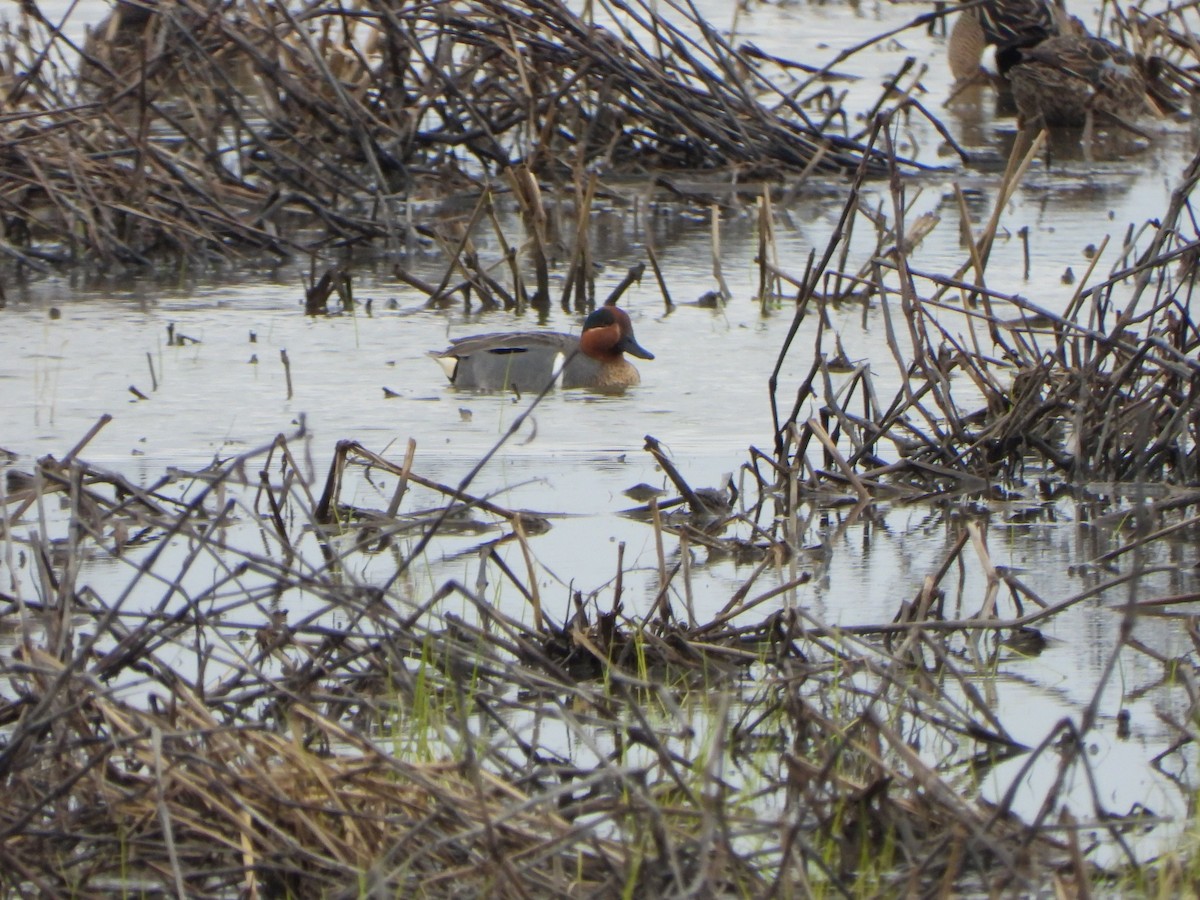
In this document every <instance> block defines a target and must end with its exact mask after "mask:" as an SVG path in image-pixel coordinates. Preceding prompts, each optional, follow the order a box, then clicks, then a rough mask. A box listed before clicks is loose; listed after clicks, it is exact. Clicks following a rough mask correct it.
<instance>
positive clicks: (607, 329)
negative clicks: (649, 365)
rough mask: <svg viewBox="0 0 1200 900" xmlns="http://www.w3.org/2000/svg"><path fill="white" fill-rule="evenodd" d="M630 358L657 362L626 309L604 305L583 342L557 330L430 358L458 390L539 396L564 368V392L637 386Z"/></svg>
mask: <svg viewBox="0 0 1200 900" xmlns="http://www.w3.org/2000/svg"><path fill="white" fill-rule="evenodd" d="M626 353H630V354H632V355H633V356H637V357H639V358H641V359H654V354H653V353H651V352H650V351H649V350H647V349H645V348H644V347H642V346H641V345H640V344H639V343H638V342H637V340H636V339H635V338H634V336H633V324H632V323H631V322H630V321H629V316H628V315H627V314H626V312H625V310H623V309H620V308H618V307H616V306H602V307H600V308H599V309H597V310H596V311H595V312H593V313H592V314H591V315H590V316H588V317H587V319H586V320H585V321H584V323H583V331H582V332H581V333H580V335H579V336H578V337H576V336H575V335H572V334H561V333H558V332H553V331H516V332H509V333H503V332H501V333H495V334H479V335H473V336H471V337H464V338H458V339H457V340H454V341H451V346H450V347H449V348H448V349H446V350H442V351H436V350H435V351H432V352H431V353H430V356H432V357H433V358H434V359H436V360H437V361H438V363H439V364H440V365H441V366H442V368H443V369H445V371H446V374H447V375H448V376H449V377H450V381H451V382H452V383H453V384H454V386H455V387H459V388H466V389H469V390H480V391H501V390H517V391H521V392H523V393H537V392H539V391H542V390H544V389H545V388H546V386H547V385H548V384H549V383H550V379H551V378H552V377H553V376H554V373H555V372H557V371H558V370H559V368H560V367H561V368H562V373H561V376H560V380H559V386H560V387H564V388H590V389H592V390H596V391H621V390H624V389H625V388H628V387H633V386H634V385H635V384H638V383H639V382H640V381H641V376H639V375H638V370H637V369H635V368H634V367H633V365H632V364H631V363H630V362H629V360H627V359H626V358H625V354H626ZM564 363H565V365H564Z"/></svg>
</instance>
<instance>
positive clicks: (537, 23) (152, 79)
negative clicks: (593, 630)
mask: <svg viewBox="0 0 1200 900" xmlns="http://www.w3.org/2000/svg"><path fill="white" fill-rule="evenodd" d="M596 6H597V8H598V9H603V10H605V11H606V12H607V13H610V14H611V15H612V17H613V18H614V19H615V20H616V21H619V22H624V23H626V24H625V25H624V26H622V27H621V29H619V30H618V29H616V28H615V27H613V28H610V29H605V28H601V27H598V26H597V25H595V24H593V23H592V22H591V21H589V20H585V19H583V18H581V17H580V16H578V15H577V14H575V13H573V12H571V11H570V10H568V9H567V7H566V6H565V5H563V4H561V3H559V2H555V0H538V2H522V3H510V2H503V0H472V2H460V3H444V2H428V3H416V4H409V5H403V6H397V5H396V4H392V3H387V2H377V0H355V2H352V3H348V4H345V5H332V6H331V5H328V4H298V5H296V6H295V7H291V6H288V5H283V4H271V5H263V4H259V3H256V2H248V0H146V2H144V3H142V2H138V0H122V2H121V4H120V5H119V6H118V7H117V9H116V11H115V12H114V14H113V15H112V17H111V18H110V19H109V20H108V21H107V22H105V23H104V24H103V25H101V26H99V27H97V28H96V29H95V30H94V31H92V32H91V34H90V36H89V38H88V40H87V41H85V42H83V43H82V45H81V44H80V43H77V42H73V41H72V40H70V39H69V38H68V37H67V36H66V35H65V33H64V32H63V31H62V30H60V27H59V26H60V24H61V23H58V22H51V21H49V20H47V19H46V18H45V16H44V15H42V13H41V12H40V11H39V7H38V6H37V4H36V3H34V2H29V3H24V4H22V7H21V8H22V16H21V19H20V21H19V24H18V25H17V26H16V27H13V28H11V29H10V30H9V33H8V34H7V35H6V37H5V40H4V42H3V50H2V53H3V57H2V58H0V75H2V77H3V81H2V82H0V90H2V91H3V98H4V102H3V105H2V106H0V129H2V130H3V131H2V134H3V141H2V142H0V143H2V146H3V150H2V151H0V173H3V176H4V177H3V181H2V184H3V186H2V187H0V215H2V216H3V219H4V222H5V230H6V238H7V243H8V244H9V247H7V248H6V252H7V253H8V254H9V255H10V256H12V257H13V258H15V259H18V260H20V261H22V262H23V263H25V264H27V265H29V266H33V267H37V266H39V265H41V264H42V263H44V262H46V261H61V260H75V259H79V258H88V259H96V260H101V261H106V262H113V261H120V262H131V263H132V262H136V263H146V262H150V261H153V260H155V259H157V258H161V257H162V256H164V255H168V254H174V255H175V256H180V255H182V256H184V257H196V258H202V257H204V256H205V255H208V254H217V255H224V254H230V253H253V252H267V253H277V254H286V253H294V252H297V251H307V252H313V251H317V250H320V249H322V248H328V247H331V246H346V245H361V244H372V243H375V244H379V243H382V244H384V245H385V246H393V247H394V246H399V245H401V244H402V243H403V242H404V241H405V239H406V238H409V239H411V238H412V236H413V234H412V232H413V231H414V230H415V231H420V230H421V229H422V228H423V227H424V226H425V225H426V223H425V222H424V221H422V216H420V215H419V214H415V213H414V207H413V205H414V204H419V203H421V202H422V201H423V200H433V201H439V200H442V199H445V198H447V197H449V196H452V195H454V194H459V193H462V192H464V191H466V192H469V193H479V192H480V191H481V190H482V187H483V186H484V185H485V184H487V183H489V181H490V180H491V179H493V178H494V177H495V176H497V175H500V174H502V173H504V172H505V171H506V170H509V169H510V168H513V167H521V168H523V169H525V170H528V171H529V172H531V173H532V174H533V175H534V177H536V178H538V179H542V180H544V182H547V183H553V182H555V181H562V180H566V181H570V180H573V179H574V178H576V177H577V176H579V175H580V173H584V172H595V171H598V170H603V171H608V172H612V173H617V174H619V173H626V174H638V173H642V174H644V173H646V172H647V171H650V170H655V171H660V170H670V169H687V170H696V169H701V170H703V169H714V168H720V169H724V170H728V169H731V168H737V169H739V170H741V171H742V174H743V176H754V175H777V174H780V173H783V172H788V173H791V174H792V176H793V177H794V178H796V179H798V180H802V179H803V178H805V177H808V176H820V177H822V178H828V177H830V176H832V175H839V174H845V173H849V172H853V171H854V170H856V169H857V168H858V167H859V165H860V164H861V163H862V162H863V161H864V158H865V157H870V163H871V167H872V168H873V169H874V170H875V171H876V172H880V171H883V161H882V159H881V158H878V156H877V155H876V154H872V153H871V152H870V151H867V150H866V148H865V147H864V146H863V145H862V143H861V142H860V140H859V139H858V136H857V135H854V134H849V133H839V132H838V131H837V123H838V122H839V121H840V122H843V123H844V122H847V121H848V120H849V117H848V116H847V115H846V114H845V111H843V110H841V109H840V108H838V107H837V106H833V107H830V106H829V103H828V102H827V100H822V101H821V108H818V101H817V100H815V99H813V98H814V97H817V96H820V97H824V96H825V94H826V93H827V88H826V87H825V86H824V85H823V84H822V82H821V81H820V79H819V78H816V77H815V75H814V73H811V72H807V71H804V67H800V66H798V64H793V63H788V62H787V61H781V60H770V59H766V60H764V59H762V58H759V57H756V56H754V55H753V54H751V53H748V52H745V53H744V52H739V51H738V50H736V49H735V48H733V47H730V46H728V45H727V44H726V43H725V42H724V41H723V39H722V38H721V37H720V35H719V34H718V33H717V32H716V31H715V30H713V29H711V28H704V29H703V30H701V32H700V33H702V34H703V35H704V41H703V42H701V43H697V42H696V41H694V40H693V39H691V38H689V37H688V36H687V35H688V34H689V32H691V31H695V25H696V23H695V22H694V21H692V22H689V21H688V20H692V19H694V17H695V13H694V11H690V10H688V9H680V10H677V12H678V13H679V15H680V17H682V24H684V25H685V26H690V27H685V28H681V27H679V26H677V25H675V26H673V25H671V24H669V23H668V22H666V21H664V19H662V18H661V17H660V16H659V15H658V14H657V13H656V12H655V11H654V9H653V7H654V4H653V3H649V2H644V0H642V2H638V0H635V2H632V3H627V2H624V0H618V2H614V3H607V4H597V5H596ZM780 67H782V71H783V76H782V77H781V76H780V75H779V70H780ZM764 69H766V70H769V74H771V75H773V76H774V77H773V78H768V77H767V75H766V74H764V73H763V71H762V70H764ZM796 71H799V72H800V74H801V76H802V77H803V80H797V79H794V78H791V77H790V74H791V73H793V72H796ZM895 89H896V86H895V85H893V86H891V88H890V90H892V91H894V90H895ZM885 96H886V95H885ZM883 101H884V97H881V98H880V103H881V104H882V103H883Z"/></svg>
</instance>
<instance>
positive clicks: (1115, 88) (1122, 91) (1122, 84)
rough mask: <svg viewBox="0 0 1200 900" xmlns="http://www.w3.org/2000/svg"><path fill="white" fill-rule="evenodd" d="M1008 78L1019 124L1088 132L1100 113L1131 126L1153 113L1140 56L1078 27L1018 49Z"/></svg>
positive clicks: (1145, 71)
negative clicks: (1082, 128)
mask: <svg viewBox="0 0 1200 900" xmlns="http://www.w3.org/2000/svg"><path fill="white" fill-rule="evenodd" d="M1075 22H1078V20H1075ZM1008 80H1009V83H1010V84H1011V85H1012V93H1013V101H1014V102H1015V103H1016V107H1017V121H1018V122H1019V123H1020V124H1022V125H1032V126H1034V127H1042V126H1045V127H1048V128H1054V127H1070V128H1080V127H1085V128H1086V127H1089V126H1090V124H1091V122H1092V119H1093V116H1094V114H1096V113H1101V114H1103V115H1104V116H1105V117H1106V118H1108V119H1112V120H1115V121H1117V122H1118V123H1120V124H1123V125H1126V126H1127V127H1129V126H1131V125H1132V123H1133V122H1134V121H1136V120H1137V119H1138V118H1139V117H1140V116H1142V115H1143V114H1146V113H1151V112H1156V111H1157V107H1156V106H1155V105H1153V104H1152V103H1151V99H1150V98H1151V94H1150V81H1149V78H1148V72H1147V68H1146V63H1145V62H1144V61H1143V60H1142V58H1141V57H1138V56H1135V55H1134V54H1132V53H1130V52H1129V51H1128V50H1125V49H1124V48H1123V47H1119V46H1117V45H1116V44H1114V43H1113V42H1112V41H1108V40H1105V39H1104V38H1099V37H1095V36H1093V35H1090V34H1088V33H1087V32H1086V31H1085V30H1084V29H1083V25H1082V23H1078V24H1077V25H1075V26H1074V27H1073V28H1072V29H1071V30H1069V31H1064V32H1063V33H1062V34H1059V35H1057V36H1055V37H1052V38H1049V39H1047V40H1045V41H1042V42H1041V43H1040V44H1037V45H1036V46H1033V47H1025V48H1022V49H1021V50H1020V59H1019V61H1018V62H1017V63H1016V64H1015V65H1014V66H1012V67H1011V68H1010V69H1009V70H1008Z"/></svg>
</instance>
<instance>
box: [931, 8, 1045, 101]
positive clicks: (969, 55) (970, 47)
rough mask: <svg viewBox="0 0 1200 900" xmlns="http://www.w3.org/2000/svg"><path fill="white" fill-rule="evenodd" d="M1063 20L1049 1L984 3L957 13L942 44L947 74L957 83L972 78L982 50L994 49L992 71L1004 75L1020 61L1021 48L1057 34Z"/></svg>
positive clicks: (975, 73) (977, 71)
mask: <svg viewBox="0 0 1200 900" xmlns="http://www.w3.org/2000/svg"><path fill="white" fill-rule="evenodd" d="M1063 19H1064V14H1063V12H1062V10H1061V8H1060V7H1059V6H1058V5H1057V4H1056V3H1053V2H1050V0H987V2H985V3H983V4H981V5H979V6H972V7H968V8H967V9H964V10H963V11H962V12H960V13H959V14H958V18H957V19H956V20H955V22H954V28H953V29H952V30H951V32H950V40H949V41H948V42H947V45H946V56H947V59H948V61H949V63H950V72H951V74H952V75H954V78H955V80H956V81H958V82H960V83H962V82H966V81H969V80H973V79H975V78H976V77H977V76H979V74H980V72H981V69H980V66H979V64H980V62H981V61H982V60H983V51H984V50H985V49H986V48H987V47H995V48H996V68H997V69H998V70H999V72H1000V74H1001V75H1004V74H1006V73H1007V72H1008V70H1009V69H1010V68H1012V66H1014V65H1016V63H1017V62H1019V61H1020V50H1021V48H1022V47H1032V46H1034V45H1035V44H1040V43H1041V42H1042V41H1044V40H1046V39H1047V38H1051V37H1054V36H1055V35H1057V34H1058V33H1059V32H1060V30H1061V26H1062V24H1063Z"/></svg>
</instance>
